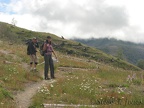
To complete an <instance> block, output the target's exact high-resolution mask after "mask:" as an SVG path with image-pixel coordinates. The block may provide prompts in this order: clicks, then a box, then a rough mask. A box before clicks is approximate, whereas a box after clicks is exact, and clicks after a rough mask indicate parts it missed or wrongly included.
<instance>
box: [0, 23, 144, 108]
mask: <svg viewBox="0 0 144 108" xmlns="http://www.w3.org/2000/svg"><path fill="white" fill-rule="evenodd" d="M48 35H50V36H51V37H52V38H53V44H54V47H55V49H56V53H57V55H58V59H59V62H58V63H56V64H55V76H56V79H55V82H54V83H53V84H46V85H42V87H35V88H38V90H37V92H36V94H35V95H34V96H33V97H32V98H30V100H31V99H32V103H31V105H30V107H29V108H44V106H45V107H46V108H49V106H48V104H66V105H78V104H80V105H95V106H97V107H98V108H104V107H105V108H109V107H111V108H116V107H119V108H123V107H126V108H132V107H133V108H135V106H136V107H137V108H143V105H144V98H143V93H144V90H143V86H144V82H143V71H142V70H141V69H139V68H138V67H136V66H134V65H132V64H129V63H127V62H125V61H123V60H120V59H118V58H116V57H113V56H110V55H107V54H105V53H103V52H102V51H100V50H98V49H95V48H91V47H88V46H86V45H83V44H81V43H78V42H74V41H70V40H66V39H62V38H60V37H58V36H56V35H54V34H50V33H40V32H33V31H29V30H26V29H22V28H18V27H15V26H12V25H10V24H6V23H2V22H1V23H0V39H1V40H0V108H16V107H17V102H16V100H15V95H16V94H19V92H25V88H26V87H31V86H30V85H33V84H36V83H39V82H42V81H43V77H42V76H43V64H41V65H38V66H37V69H38V72H30V71H29V65H28V64H29V56H27V53H26V48H27V45H26V44H25V42H26V40H28V39H30V38H32V37H37V38H38V39H39V43H40V44H41V43H42V41H43V40H44V39H46V36H48ZM37 56H38V62H39V64H40V63H42V62H43V57H42V56H41V55H40V53H39V51H38V55H37ZM26 95H29V94H26ZM21 98H24V97H21ZM72 108H73V107H72ZM81 108H91V107H89V106H87V107H85V106H81Z"/></svg>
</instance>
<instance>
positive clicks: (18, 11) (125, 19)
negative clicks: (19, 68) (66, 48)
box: [0, 0, 142, 41]
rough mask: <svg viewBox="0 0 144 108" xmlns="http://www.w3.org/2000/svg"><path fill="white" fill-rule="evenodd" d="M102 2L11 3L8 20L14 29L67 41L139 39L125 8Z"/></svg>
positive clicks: (45, 0)
mask: <svg viewBox="0 0 144 108" xmlns="http://www.w3.org/2000/svg"><path fill="white" fill-rule="evenodd" d="M105 1H106V0H12V1H11V3H10V4H9V6H7V10H8V12H9V13H15V14H13V15H10V16H11V19H12V16H13V17H15V19H16V20H17V22H18V26H21V27H25V28H28V29H31V30H36V31H44V32H51V33H55V34H57V35H64V36H65V37H67V38H71V37H73V36H79V37H80V38H88V37H91V36H92V37H96V38H97V37H107V36H109V37H116V38H118V39H124V40H130V39H129V38H127V36H130V35H131V36H133V35H132V34H135V35H142V34H141V33H140V32H139V31H138V30H137V31H136V30H134V27H132V26H130V24H129V15H128V13H127V12H126V8H125V7H123V6H114V5H113V6H110V5H108V4H107V3H106V2H105ZM0 20H1V18H0ZM134 31H135V33H134ZM133 37H134V36H133ZM132 41H133V39H132Z"/></svg>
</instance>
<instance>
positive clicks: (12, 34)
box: [0, 22, 139, 70]
mask: <svg viewBox="0 0 144 108" xmlns="http://www.w3.org/2000/svg"><path fill="white" fill-rule="evenodd" d="M48 35H50V36H52V38H53V43H54V47H55V49H56V50H57V51H60V52H62V53H67V54H71V55H75V56H78V57H87V58H88V59H91V60H96V61H97V62H102V63H105V64H109V65H113V66H115V67H120V68H123V69H128V70H139V68H138V67H136V66H134V65H132V64H130V63H127V62H126V61H123V60H120V59H117V58H116V57H113V56H111V55H108V54H106V53H103V52H102V51H100V50H98V49H96V48H92V47H89V46H86V45H83V44H80V43H78V42H75V41H70V40H66V39H62V38H60V37H58V36H56V35H54V34H50V33H41V32H34V31H30V30H26V29H22V28H19V27H16V26H12V25H10V24H6V23H2V22H0V38H1V39H2V40H7V41H9V42H10V43H18V44H25V40H28V39H30V38H32V37H37V38H38V39H39V41H40V42H41V41H43V40H44V39H46V36H48Z"/></svg>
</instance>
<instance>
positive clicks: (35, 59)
mask: <svg viewBox="0 0 144 108" xmlns="http://www.w3.org/2000/svg"><path fill="white" fill-rule="evenodd" d="M37 64H38V62H37V56H36V55H34V69H36V66H37Z"/></svg>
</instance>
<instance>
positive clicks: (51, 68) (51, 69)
mask: <svg viewBox="0 0 144 108" xmlns="http://www.w3.org/2000/svg"><path fill="white" fill-rule="evenodd" d="M49 62H50V72H51V78H54V64H53V59H52V56H51V55H50V59H49Z"/></svg>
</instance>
